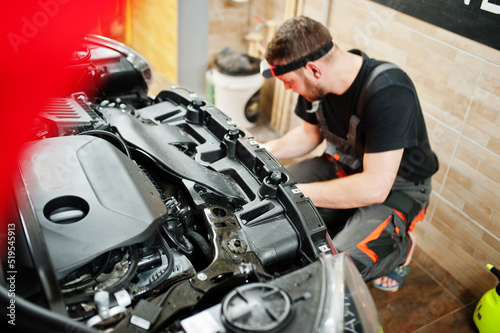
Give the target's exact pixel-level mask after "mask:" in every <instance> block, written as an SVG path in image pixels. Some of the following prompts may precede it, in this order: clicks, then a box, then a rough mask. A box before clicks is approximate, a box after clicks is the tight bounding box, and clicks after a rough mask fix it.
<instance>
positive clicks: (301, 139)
mask: <svg viewBox="0 0 500 333" xmlns="http://www.w3.org/2000/svg"><path fill="white" fill-rule="evenodd" d="M322 141H323V136H322V135H321V132H320V131H319V128H318V126H317V125H313V124H310V123H308V122H306V121H304V122H303V123H302V125H301V126H298V127H296V128H294V129H292V130H290V131H289V132H287V133H286V134H285V135H283V136H282V137H280V138H277V139H275V140H271V141H269V142H266V143H265V144H264V145H263V146H264V147H265V148H267V150H269V151H270V152H271V154H273V156H274V157H276V158H277V159H289V158H296V157H301V156H304V155H306V154H308V153H310V152H311V151H312V150H313V149H314V148H316V147H317V146H318V145H319V144H320V143H321V142H322Z"/></svg>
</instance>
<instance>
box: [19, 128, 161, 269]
mask: <svg viewBox="0 0 500 333" xmlns="http://www.w3.org/2000/svg"><path fill="white" fill-rule="evenodd" d="M19 167H20V171H21V174H22V177H23V180H24V184H25V186H26V190H27V193H28V195H29V198H30V201H31V205H32V207H33V211H34V212H35V214H36V217H37V219H38V221H39V223H40V226H41V229H42V232H43V235H44V237H45V240H46V244H47V247H48V250H49V253H50V256H51V259H52V262H53V265H54V268H55V270H56V273H57V276H58V278H62V277H64V276H65V275H66V274H68V273H69V272H71V271H72V270H73V269H75V268H77V267H79V266H81V265H83V264H85V263H87V262H89V261H91V260H93V259H95V258H96V256H98V255H100V254H102V253H105V252H107V251H109V250H112V249H114V248H117V247H121V246H127V245H130V244H134V243H139V242H145V241H147V240H148V239H150V238H152V236H153V235H155V233H156V230H157V228H158V224H159V223H161V222H163V221H164V217H165V216H166V213H167V209H166V206H165V204H164V203H163V201H162V199H161V197H160V194H159V193H158V191H157V190H156V188H155V187H154V185H153V184H152V183H151V181H150V180H149V178H148V177H147V176H146V175H145V174H144V173H143V172H142V171H141V169H140V168H139V167H138V166H137V165H136V163H135V162H133V161H132V160H131V159H129V158H128V157H127V156H126V155H125V154H124V153H122V152H121V151H120V150H118V149H117V148H115V147H114V146H113V145H112V144H110V143H109V142H108V141H105V140H103V139H100V138H98V137H93V136H86V135H80V136H68V137H59V138H50V139H45V140H41V141H36V142H32V143H29V144H27V146H26V147H25V149H23V151H22V153H21V156H20V159H19Z"/></svg>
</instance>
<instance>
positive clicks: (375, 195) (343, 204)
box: [297, 149, 403, 208]
mask: <svg viewBox="0 0 500 333" xmlns="http://www.w3.org/2000/svg"><path fill="white" fill-rule="evenodd" d="M402 156H403V149H398V150H391V151H387V152H382V153H370V154H365V155H364V158H363V172H361V173H358V174H354V175H351V176H347V177H343V178H339V179H333V180H328V181H322V182H314V183H308V184H298V185H297V186H298V188H299V189H300V190H301V191H302V193H303V194H304V195H305V196H307V197H309V198H310V199H311V200H312V202H313V203H314V205H315V206H316V207H325V208H357V207H363V206H368V205H372V204H376V203H382V202H384V201H385V199H386V198H387V195H388V194H389V191H390V190H391V187H392V185H393V183H394V180H395V179H396V175H397V172H398V170H399V165H400V163H401V158H402Z"/></svg>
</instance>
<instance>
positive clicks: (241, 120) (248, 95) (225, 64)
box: [211, 50, 264, 128]
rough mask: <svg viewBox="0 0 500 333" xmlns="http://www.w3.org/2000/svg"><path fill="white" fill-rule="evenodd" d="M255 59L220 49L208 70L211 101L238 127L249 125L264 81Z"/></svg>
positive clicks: (255, 116)
mask: <svg viewBox="0 0 500 333" xmlns="http://www.w3.org/2000/svg"><path fill="white" fill-rule="evenodd" d="M259 63H260V61H259V59H256V58H253V57H250V56H248V55H244V54H237V53H230V51H228V50H224V51H222V52H221V53H220V54H219V57H218V58H217V60H216V62H215V68H214V69H213V71H212V73H211V74H212V75H211V80H212V84H213V99H214V102H215V103H214V104H215V106H217V107H218V108H219V109H220V110H221V111H222V112H224V113H225V114H226V115H228V116H229V117H231V118H232V119H233V121H234V123H235V124H236V125H238V126H240V127H243V128H247V127H251V126H253V122H255V121H256V120H257V115H258V107H256V103H258V100H259V99H258V94H259V91H260V88H261V87H262V85H263V84H264V77H263V76H262V75H261V74H260V71H259Z"/></svg>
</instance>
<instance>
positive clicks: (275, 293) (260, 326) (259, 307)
mask: <svg viewBox="0 0 500 333" xmlns="http://www.w3.org/2000/svg"><path fill="white" fill-rule="evenodd" d="M293 310H294V309H293V301H292V299H291V298H290V295H289V294H288V293H287V292H286V291H285V290H284V289H282V288H280V287H278V286H275V285H273V284H270V283H252V284H248V285H244V286H241V287H238V288H236V289H234V290H233V291H231V292H230V293H229V294H227V295H226V296H225V297H224V299H223V300H222V307H221V321H222V323H223V324H224V327H225V328H226V329H227V330H228V332H233V333H247V332H248V333H250V332H263V333H273V332H279V331H281V330H282V329H283V328H284V327H286V326H287V325H288V324H289V323H290V320H291V319H292V318H293V314H294V311H293Z"/></svg>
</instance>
